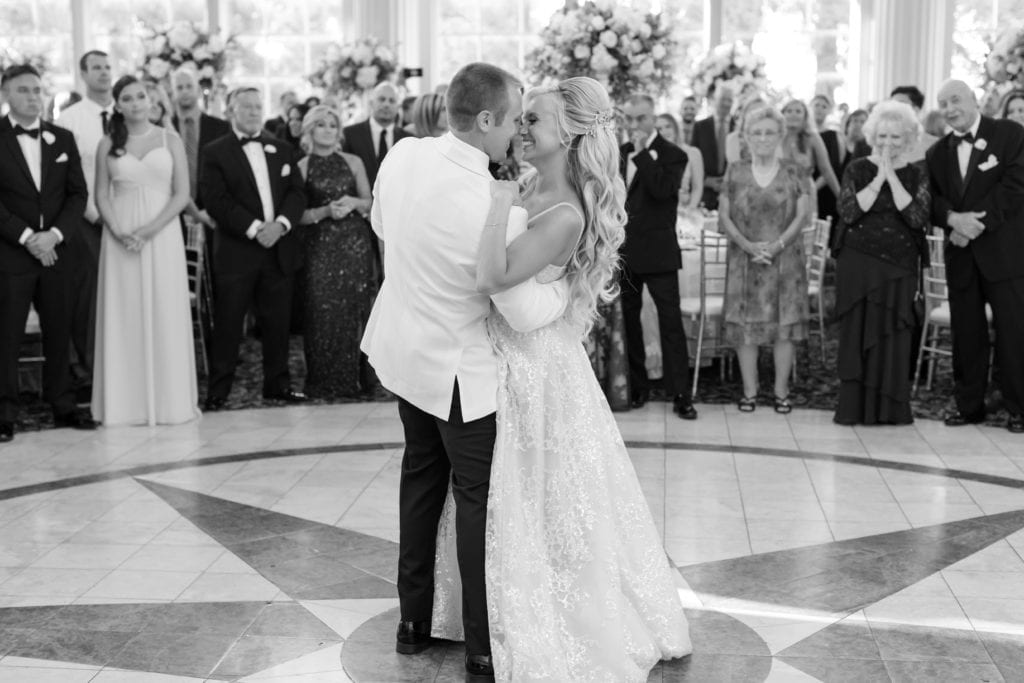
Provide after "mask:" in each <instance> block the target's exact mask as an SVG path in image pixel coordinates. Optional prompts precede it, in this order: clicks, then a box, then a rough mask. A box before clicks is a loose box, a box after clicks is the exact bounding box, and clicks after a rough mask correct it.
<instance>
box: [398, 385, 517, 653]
mask: <svg viewBox="0 0 1024 683" xmlns="http://www.w3.org/2000/svg"><path fill="white" fill-rule="evenodd" d="M398 414H399V416H400V417H401V418H402V426H403V427H404V429H405V454H404V455H403V456H402V479H401V484H400V488H399V498H398V499H399V540H398V600H399V602H400V604H401V612H402V621H430V618H431V614H432V613H433V608H434V564H435V563H434V558H435V553H436V550H437V548H436V541H437V526H438V522H439V521H440V519H441V513H442V512H443V510H444V501H445V498H446V497H447V494H448V482H449V480H451V482H452V495H453V496H454V498H455V508H456V512H455V529H456V532H455V534H456V543H457V544H458V556H459V573H460V574H461V577H462V623H463V628H464V629H465V632H466V652H467V653H469V654H474V655H477V654H480V655H482V654H490V651H491V642H490V629H489V628H488V624H487V588H486V584H485V582H484V532H485V530H486V526H487V494H488V492H489V491H490V487H491V458H492V456H493V454H494V440H495V437H496V435H497V423H496V420H495V415H494V414H493V413H492V414H490V415H487V416H486V417H482V418H480V419H478V420H473V421H471V422H463V421H462V405H461V403H460V400H459V385H458V382H456V384H455V393H454V395H453V397H452V408H451V415H450V416H449V419H448V420H441V419H439V418H437V417H435V416H433V415H430V414H429V413H426V412H424V411H422V410H420V409H419V408H417V407H416V406H414V405H412V404H411V403H409V402H408V401H406V400H404V399H402V398H401V397H399V399H398Z"/></svg>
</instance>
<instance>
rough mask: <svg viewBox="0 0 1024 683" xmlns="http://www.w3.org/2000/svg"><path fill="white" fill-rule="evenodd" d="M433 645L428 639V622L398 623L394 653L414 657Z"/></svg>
mask: <svg viewBox="0 0 1024 683" xmlns="http://www.w3.org/2000/svg"><path fill="white" fill-rule="evenodd" d="M433 644H434V639H433V638H431V637H430V622H429V621H400V622H398V635H397V636H396V637H395V652H397V653H398V654H400V655H414V654H417V653H419V652H423V651H424V650H426V649H427V648H428V647H430V646H431V645H433Z"/></svg>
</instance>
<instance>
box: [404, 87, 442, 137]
mask: <svg viewBox="0 0 1024 683" xmlns="http://www.w3.org/2000/svg"><path fill="white" fill-rule="evenodd" d="M411 123H412V127H413V130H412V133H413V135H415V136H416V137H418V138H428V137H429V138H437V137H440V136H442V135H444V134H445V133H447V132H448V114H447V112H445V108H444V96H443V95H434V94H433V93H431V94H427V95H420V96H419V97H417V98H416V103H415V104H414V105H413V107H412V119H411Z"/></svg>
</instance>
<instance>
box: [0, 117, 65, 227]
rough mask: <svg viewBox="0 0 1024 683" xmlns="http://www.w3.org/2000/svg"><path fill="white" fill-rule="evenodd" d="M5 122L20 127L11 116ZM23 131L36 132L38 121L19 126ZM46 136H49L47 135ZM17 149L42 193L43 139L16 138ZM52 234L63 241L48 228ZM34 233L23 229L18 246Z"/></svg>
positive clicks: (23, 136)
mask: <svg viewBox="0 0 1024 683" xmlns="http://www.w3.org/2000/svg"><path fill="white" fill-rule="evenodd" d="M7 120H8V121H9V122H10V124H11V127H12V128H13V127H15V126H21V124H20V123H18V122H17V121H15V120H14V117H13V116H8V117H7ZM21 127H22V128H24V129H25V130H38V129H39V119H36V120H35V121H33V122H32V123H30V124H29V125H27V126H21ZM47 135H51V134H50V133H47ZM18 147H21V154H22V156H24V157H25V164H26V165H27V166H28V172H29V173H31V174H32V181H33V182H34V183H35V184H36V190H38V191H40V192H41V191H42V189H43V138H42V133H41V132H40V135H39V137H35V138H33V137H31V136H29V135H19V136H18ZM42 221H43V217H42V215H40V216H39V222H40V225H39V229H40V230H42V229H43V227H44V226H43V225H42ZM50 229H51V230H53V233H54V234H55V235H56V236H57V241H58V243H59V242H63V241H64V234H63V233H62V232H61V231H60V230H58V229H57V228H50ZM33 232H35V231H34V230H32V229H31V228H25V229H24V230H22V232H21V237H19V238H18V244H22V245H23V244H25V242H27V241H28V238H29V237H31V236H32V233H33Z"/></svg>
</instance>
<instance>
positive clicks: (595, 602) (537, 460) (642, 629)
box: [432, 266, 691, 683]
mask: <svg viewBox="0 0 1024 683" xmlns="http://www.w3.org/2000/svg"><path fill="white" fill-rule="evenodd" d="M564 272H565V269H564V268H558V267H553V266H549V267H548V268H546V269H544V270H543V271H541V273H540V274H539V275H538V276H537V279H538V280H539V281H541V282H551V281H554V280H556V279H558V278H560V277H562V276H563V275H564ZM487 329H488V333H489V335H490V338H491V342H492V343H493V345H494V347H495V350H496V351H497V354H498V359H499V382H498V414H497V423H498V433H497V439H496V442H495V449H494V460H493V462H492V464H491V488H490V497H489V500H488V505H487V536H486V543H487V547H486V574H487V577H486V578H487V606H488V614H489V623H490V636H491V650H492V656H493V659H494V669H495V677H496V679H497V680H498V681H516V682H517V683H518V682H525V681H530V682H533V681H550V682H552V683H555V682H557V683H566V682H568V681H594V682H598V681H601V682H605V681H616V682H626V681H637V682H641V683H642V682H643V681H646V680H647V676H648V672H649V671H650V669H651V668H652V667H653V666H654V665H655V664H656V663H657V662H658V661H659V660H661V659H670V658H674V657H680V656H683V655H686V654H689V653H690V651H691V645H690V638H689V631H688V626H687V623H686V617H685V616H684V614H683V609H682V605H681V603H680V600H679V595H678V592H677V589H676V587H675V584H674V581H673V575H672V570H671V568H670V567H669V563H668V558H667V557H666V555H665V551H664V549H663V547H662V543H661V539H660V538H659V534H658V531H657V529H656V528H655V525H654V520H653V518H652V517H651V513H650V510H649V508H648V506H647V501H646V500H645V498H644V495H643V492H642V491H641V489H640V483H639V481H638V480H637V477H636V473H635V471H634V470H633V466H632V463H631V462H630V460H629V455H628V454H627V452H626V448H625V446H624V444H623V441H622V436H621V435H620V434H619V430H618V427H617V425H616V423H615V418H614V417H613V416H612V413H611V410H610V409H609V407H608V403H607V401H606V399H605V397H604V393H603V392H602V391H601V387H600V386H599V384H598V382H597V380H596V378H595V377H594V373H593V370H592V369H591V365H590V361H589V359H588V357H587V354H586V351H585V349H584V347H583V344H582V337H581V334H580V330H579V329H578V328H577V327H575V326H573V325H572V324H571V323H570V322H569V321H567V320H565V319H561V320H558V321H556V322H554V323H552V324H551V325H548V326H547V327H544V328H541V329H539V330H536V331H534V332H530V333H525V334H523V333H519V332H516V331H515V330H513V329H512V328H511V327H510V326H509V325H508V323H507V322H506V321H505V319H504V318H502V317H501V315H500V314H499V313H497V312H492V314H491V317H490V318H489V319H488V321H487ZM454 536H455V524H454V508H453V506H452V501H451V499H450V497H449V501H448V509H446V511H445V514H444V515H442V523H441V527H440V529H439V532H438V558H437V560H438V561H437V565H436V570H435V598H434V616H433V622H432V623H433V632H434V635H435V636H437V637H443V638H450V639H456V640H459V639H461V638H462V618H461V613H460V609H461V594H460V590H459V587H460V584H459V579H458V565H457V563H456V560H455V546H454Z"/></svg>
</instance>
